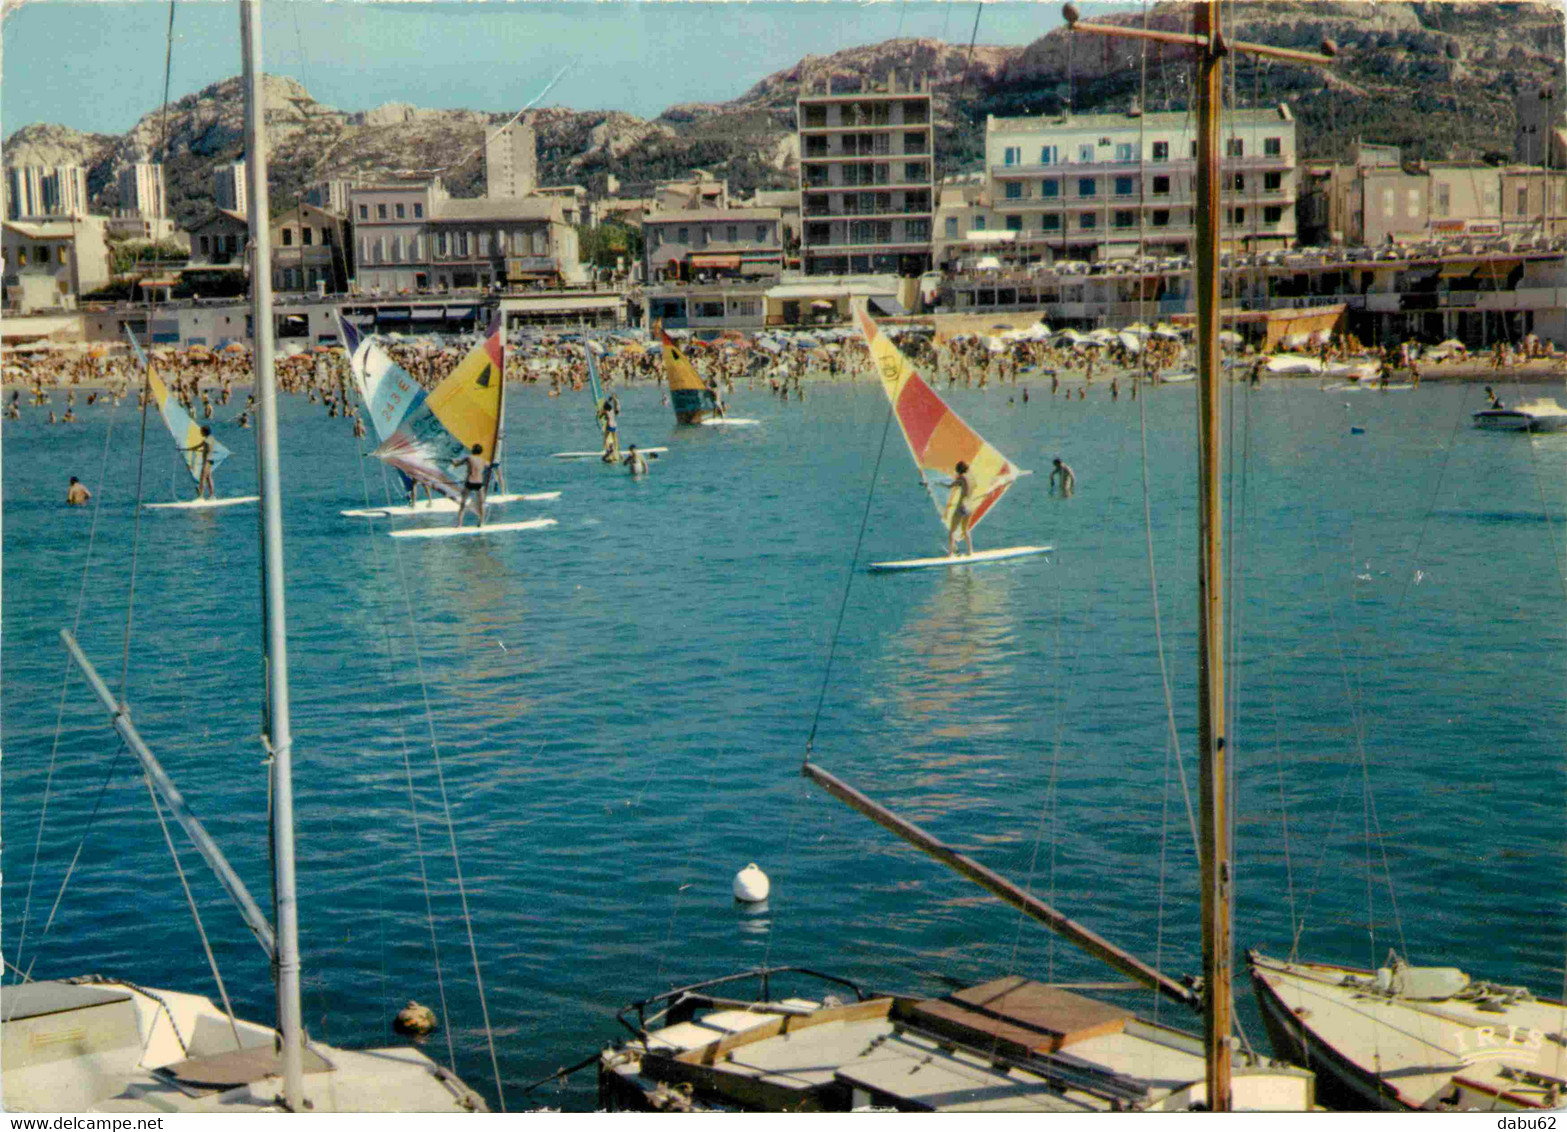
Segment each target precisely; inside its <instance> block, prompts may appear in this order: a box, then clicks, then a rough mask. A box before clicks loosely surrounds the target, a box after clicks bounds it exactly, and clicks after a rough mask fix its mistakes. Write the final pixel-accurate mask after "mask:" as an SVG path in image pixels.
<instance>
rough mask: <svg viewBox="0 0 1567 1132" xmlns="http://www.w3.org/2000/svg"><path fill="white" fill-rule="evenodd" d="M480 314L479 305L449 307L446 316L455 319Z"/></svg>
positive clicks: (473, 316)
mask: <svg viewBox="0 0 1567 1132" xmlns="http://www.w3.org/2000/svg"><path fill="white" fill-rule="evenodd" d="M477 315H478V308H477V307H447V308H446V317H447V318H455V319H464V320H466V319H470V318H475V317H477Z"/></svg>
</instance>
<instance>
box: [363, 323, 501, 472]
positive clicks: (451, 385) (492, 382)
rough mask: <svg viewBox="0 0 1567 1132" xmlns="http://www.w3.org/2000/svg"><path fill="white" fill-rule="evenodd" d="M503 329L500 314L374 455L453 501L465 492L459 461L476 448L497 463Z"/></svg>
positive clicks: (416, 400)
mask: <svg viewBox="0 0 1567 1132" xmlns="http://www.w3.org/2000/svg"><path fill="white" fill-rule="evenodd" d="M501 326H502V320H501V318H500V316H499V315H497V316H496V318H495V321H494V322H492V323H491V324H490V329H489V332H488V333H487V334H486V335H485V338H484V341H482V342H480V343H479V345H478V346H476V347H474V349H473V350H472V352H470V353H469V354H468V356H467V357H466V358H464V359H463V360H462V361H461V362H459V363H458V365H457V368H456V369H454V370H453V371H452V372H451V375H450V376H449V377H447V379H446V380H445V381H443V382H441V384H440V385H438V386H436V387H435V389H434V390H432V391H431V392H430V393H429V394H428V395H426V394H425V393H424V391H423V390H422V389H420V390H419V391H418V394H417V395H416V396H415V397H414V398H413V400H412V403H411V404H410V405H409V407H408V409H407V412H406V413H405V414H404V415H403V418H402V422H401V423H400V424H399V425H398V426H397V428H396V431H394V432H393V433H392V434H391V435H390V436H388V437H387V438H386V439H385V440H383V441H382V442H381V445H380V447H378V448H377V449H376V450H375V455H377V456H379V457H380V458H381V459H382V460H385V461H386V462H387V463H388V464H390V465H391V466H392V467H394V468H396V469H397V470H398V471H400V472H402V473H403V474H404V475H405V476H408V477H409V478H410V479H413V480H416V481H418V482H419V483H423V484H428V485H429V486H430V487H432V488H434V489H435V490H437V491H440V492H443V493H444V494H446V495H450V496H454V497H455V496H457V495H459V494H460V493H461V492H462V481H461V480H459V479H458V478H457V477H456V475H455V474H454V473H455V472H456V470H457V468H456V462H457V461H458V460H460V459H461V458H462V457H464V456H466V455H467V454H468V453H469V452H471V451H472V450H473V446H474V445H475V444H477V445H478V446H479V454H480V455H481V456H483V457H484V458H485V459H486V460H490V461H492V462H493V461H494V459H495V449H496V444H497V442H498V441H499V440H500V435H501V397H502V391H501V387H502V384H503V378H502V369H501V366H502V362H503V355H502V350H503V345H502V342H501ZM410 380H412V379H411V378H410ZM416 388H417V386H416Z"/></svg>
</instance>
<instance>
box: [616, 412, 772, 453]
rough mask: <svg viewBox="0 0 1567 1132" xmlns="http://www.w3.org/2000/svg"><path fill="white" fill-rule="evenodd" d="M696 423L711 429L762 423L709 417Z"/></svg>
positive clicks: (744, 419)
mask: <svg viewBox="0 0 1567 1132" xmlns="http://www.w3.org/2000/svg"><path fill="white" fill-rule="evenodd" d="M696 423H697V424H700V425H706V426H707V427H709V428H716V427H718V426H720V425H753V424H761V423H762V422H761V421H759V420H754V419H752V418H751V417H708V418H707V419H706V420H702V421H697V422H696ZM637 451H638V452H640V451H642V450H641V449H640V448H639V449H637Z"/></svg>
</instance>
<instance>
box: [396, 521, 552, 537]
mask: <svg viewBox="0 0 1567 1132" xmlns="http://www.w3.org/2000/svg"><path fill="white" fill-rule="evenodd" d="M554 525H555V520H554V519H528V520H525V521H524V522H521V523H485V524H484V526H482V527H481V526H479V525H478V524H477V523H474V524H472V525H468V524H465V525H463V526H461V527H409V528H408V529H407V530H402V531H392V532H390V533H391V536H392V537H393V538H463V537H466V536H469V535H499V534H508V533H510V532H512V531H537V530H540V529H542V528H544V527H553V526H554Z"/></svg>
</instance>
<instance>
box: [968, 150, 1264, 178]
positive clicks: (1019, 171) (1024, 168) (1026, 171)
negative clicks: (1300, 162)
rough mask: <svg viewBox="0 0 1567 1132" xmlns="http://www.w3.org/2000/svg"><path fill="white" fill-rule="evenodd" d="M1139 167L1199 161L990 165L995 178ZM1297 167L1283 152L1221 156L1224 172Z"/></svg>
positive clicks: (1187, 168)
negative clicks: (1265, 154) (1271, 154)
mask: <svg viewBox="0 0 1567 1132" xmlns="http://www.w3.org/2000/svg"><path fill="white" fill-rule="evenodd" d="M1139 167H1141V168H1143V169H1144V170H1147V171H1149V172H1151V173H1162V172H1163V171H1164V170H1166V169H1168V170H1170V171H1171V172H1172V173H1184V172H1192V171H1194V170H1195V169H1196V168H1197V163H1196V162H1195V161H1193V160H1192V159H1190V158H1182V159H1181V160H1178V161H1154V160H1152V159H1150V160H1147V161H1139V160H1138V159H1136V158H1132V159H1131V160H1129V161H1055V162H1051V163H1050V164H1048V165H1041V164H1038V163H1035V162H1030V163H1019V164H1017V165H1007V164H1005V163H1002V164H1000V165H992V166H991V167H990V175H991V176H992V177H1007V176H1028V177H1034V176H1049V175H1050V174H1052V173H1053V174H1055V175H1057V176H1062V175H1070V176H1089V175H1093V174H1100V175H1103V174H1106V173H1111V174H1113V173H1116V172H1125V171H1126V170H1128V169H1137V168H1139ZM1294 167H1295V161H1294V159H1293V158H1291V157H1286V156H1282V155H1281V156H1278V157H1267V156H1263V157H1222V158H1220V159H1219V169H1220V171H1221V172H1225V171H1228V172H1235V173H1244V172H1249V171H1250V170H1253V169H1257V170H1262V171H1269V170H1274V169H1279V170H1284V169H1293V168H1294Z"/></svg>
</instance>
